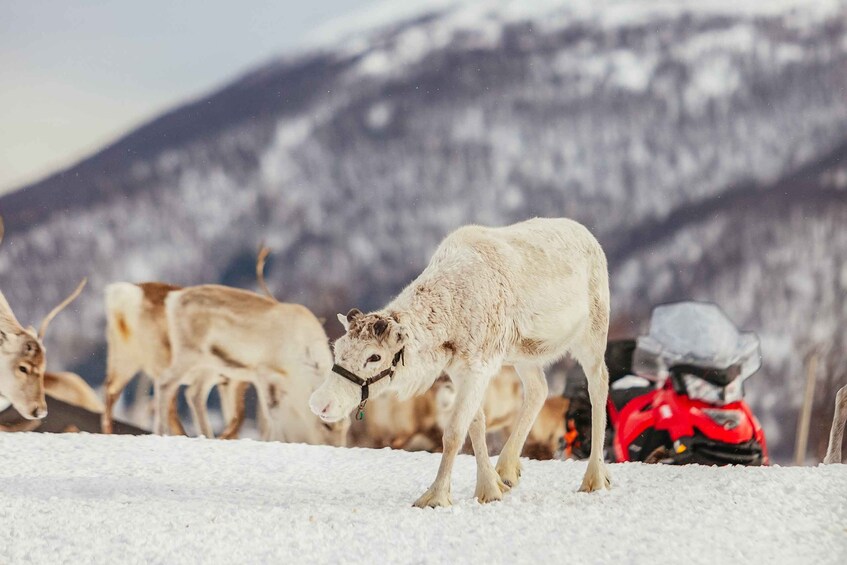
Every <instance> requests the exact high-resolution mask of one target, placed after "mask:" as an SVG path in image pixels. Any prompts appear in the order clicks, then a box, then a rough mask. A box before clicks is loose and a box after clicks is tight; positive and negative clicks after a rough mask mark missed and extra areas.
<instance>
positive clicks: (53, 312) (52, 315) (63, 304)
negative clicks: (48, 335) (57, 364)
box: [38, 277, 88, 339]
mask: <svg viewBox="0 0 847 565" xmlns="http://www.w3.org/2000/svg"><path fill="white" fill-rule="evenodd" d="M87 282H88V277H86V278H84V279H82V281H81V282H80V283H79V286H77V287H76V290H75V291H73V292H72V293H71V295H70V296H68V297H67V298H65V299H64V300H63V301H62V302H61V304H59V305H58V306H56V307H55V308H53V309H52V310H50V313H49V314H47V316H45V317H44V321H43V322H41V327H40V328H38V339H44V333H45V332H46V331H47V326H49V325H50V322H52V321H53V318H55V317H56V315H57V314H58V313H59V312H61V311H62V310H64V309H65V307H66V306H67V305H68V304H70V303H71V302H73V301H74V300H75V299H76V297H77V296H79V293H80V292H82V289H83V288H85V283H87Z"/></svg>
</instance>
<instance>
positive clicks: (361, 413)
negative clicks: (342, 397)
mask: <svg viewBox="0 0 847 565" xmlns="http://www.w3.org/2000/svg"><path fill="white" fill-rule="evenodd" d="M356 419H357V420H364V419H365V409H364V408H359V413H358V414H356Z"/></svg>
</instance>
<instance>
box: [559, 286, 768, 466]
mask: <svg viewBox="0 0 847 565" xmlns="http://www.w3.org/2000/svg"><path fill="white" fill-rule="evenodd" d="M606 363H607V365H608V367H609V381H610V390H609V400H608V413H609V420H608V421H609V434H608V435H609V436H610V437H611V445H610V449H607V458H609V459H612V460H613V461H617V462H623V461H643V462H647V463H668V464H686V463H699V464H703V465H730V464H732V465H768V464H769V459H768V450H767V445H766V443H765V434H764V432H763V431H762V427H761V425H760V424H759V421H758V420H757V419H756V417H755V416H754V415H753V413H752V412H751V410H750V407H749V406H748V405H747V403H746V402H745V401H744V393H743V384H744V381H745V380H746V379H747V378H749V377H750V376H751V375H752V374H753V373H755V372H756V371H757V370H758V369H759V366H760V365H761V355H760V353H759V340H758V338H757V337H756V336H755V334H752V333H741V332H739V331H738V330H737V328H736V327H735V325H734V324H733V323H732V322H731V321H730V320H729V319H728V318H727V317H726V315H725V314H724V313H723V311H721V310H720V308H718V307H717V306H716V305H714V304H705V303H697V302H681V303H676V304H668V305H663V306H659V307H657V308H655V309H654V310H653V315H652V318H651V321H650V331H649V333H648V335H646V336H641V337H639V338H638V339H637V340H623V341H613V342H610V343H609V346H608V348H607V350H606ZM577 406H578V403H577ZM579 416H582V414H577V415H574V417H575V418H576V419H579ZM580 436H582V437H583V438H587V437H590V435H585V434H584V433H582V434H580Z"/></svg>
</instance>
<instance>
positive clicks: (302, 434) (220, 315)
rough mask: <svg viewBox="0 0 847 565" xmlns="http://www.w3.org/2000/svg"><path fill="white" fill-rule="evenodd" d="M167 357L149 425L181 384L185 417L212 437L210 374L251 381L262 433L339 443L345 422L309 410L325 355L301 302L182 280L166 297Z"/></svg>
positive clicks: (322, 337) (159, 422)
mask: <svg viewBox="0 0 847 565" xmlns="http://www.w3.org/2000/svg"><path fill="white" fill-rule="evenodd" d="M165 310H166V316H167V323H168V335H169V336H170V343H171V363H170V366H169V367H168V369H167V370H165V371H164V372H163V373H162V375H161V377H160V378H159V379H158V380H157V381H156V386H157V392H156V418H155V424H154V427H155V431H156V432H157V433H160V434H162V433H165V431H166V430H165V425H164V424H165V422H164V419H163V416H164V414H165V410H166V408H167V406H168V403H169V402H170V399H171V398H172V397H173V395H174V394H175V393H176V388H177V387H178V386H179V385H180V384H186V385H188V386H189V391H190V392H189V393H188V395H187V396H188V400H189V407H190V408H191V413H192V418H194V421H195V423H196V424H197V425H198V427H199V429H200V432H201V433H202V434H203V435H205V436H206V437H213V433H212V429H211V425H210V424H209V421H208V417H207V416H206V413H205V410H204V406H205V402H206V399H207V397H208V394H209V390H210V389H211V386H213V383H214V382H215V380H216V379H218V378H219V377H223V378H226V379H229V380H231V381H233V382H251V383H253V384H254V385H255V387H256V392H257V394H258V396H259V410H260V413H261V418H262V419H264V421H265V422H266V423H268V431H267V432H266V437H264V438H263V439H278V440H282V441H289V442H303V443H313V444H330V445H344V444H345V443H346V436H347V429H348V427H349V420H348V421H341V422H339V423H338V424H335V425H332V424H328V423H325V422H322V421H321V420H320V419H319V418H317V417H315V416H314V415H313V414H311V413H309V410H308V398H309V395H310V394H311V393H312V392H313V391H314V390H315V389H316V388H317V387H318V385H319V384H320V382H321V379H323V377H324V376H325V375H327V374H329V372H330V368H331V366H332V354H331V353H330V350H329V344H328V340H327V337H326V333H325V332H324V329H323V326H322V325H321V323H320V322H319V321H318V319H317V318H316V317H315V316H314V314H312V312H311V311H309V309H308V308H306V307H305V306H301V305H299V304H287V303H280V302H277V301H276V300H273V299H270V298H266V297H264V296H260V295H258V294H255V293H252V292H248V291H245V290H239V289H235V288H230V287H225V286H219V285H202V286H195V287H188V288H184V289H182V290H177V291H173V292H170V293H169V294H168V296H167V298H166V299H165Z"/></svg>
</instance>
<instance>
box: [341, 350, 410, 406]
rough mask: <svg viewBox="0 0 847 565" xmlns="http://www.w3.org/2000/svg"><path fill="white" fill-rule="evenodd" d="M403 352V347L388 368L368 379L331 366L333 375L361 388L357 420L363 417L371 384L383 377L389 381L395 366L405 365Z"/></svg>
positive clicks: (342, 368)
mask: <svg viewBox="0 0 847 565" xmlns="http://www.w3.org/2000/svg"><path fill="white" fill-rule="evenodd" d="M404 350H405V347H403V348H400V351H398V352H397V353H395V354H394V360H392V361H391V366H390V367H388V368H387V369H383V370H382V371H380V372H379V373H377V374H375V375H374V376H372V377H371V378H369V379H363V378H362V377H360V376H359V375H357V374H356V373H353V372H352V371H348V370H347V369H345V368H344V367H342V366H340V365H333V366H332V372H333V373H335V374H337V375H341V376H342V377H344V378H345V379H347V380H348V381H350V382H352V383H354V384H357V385H359V386H360V387H362V401H361V402H360V403H359V412H358V413H357V414H356V419H357V420H361V419H362V418H364V417H365V404H367V402H368V396H369V395H370V386H371V385H372V384H374V383H376V382H379V381H381V380H382V379H384V378H385V377H388V380H389V381H390V380H391V377H393V376H394V370H395V369H396V368H397V364H398V363H400V362H401V361H402V362H403V364H404V365H405V364H406V359H405V357H404V354H403V351H404Z"/></svg>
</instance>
